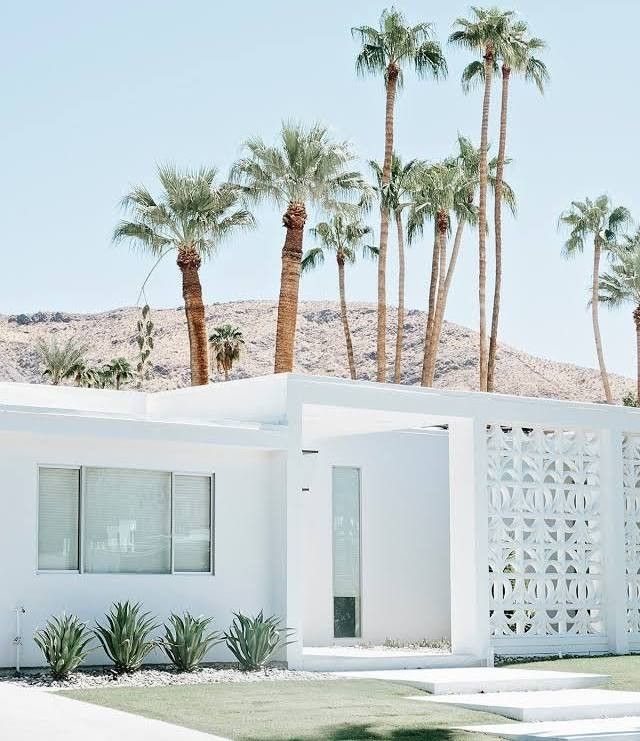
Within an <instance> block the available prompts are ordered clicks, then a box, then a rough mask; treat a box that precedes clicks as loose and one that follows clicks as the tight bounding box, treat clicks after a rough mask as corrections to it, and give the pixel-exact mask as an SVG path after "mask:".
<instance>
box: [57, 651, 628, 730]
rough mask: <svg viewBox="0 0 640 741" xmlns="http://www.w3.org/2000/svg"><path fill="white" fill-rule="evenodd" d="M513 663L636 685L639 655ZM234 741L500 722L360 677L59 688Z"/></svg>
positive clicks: (619, 686) (616, 685) (68, 693)
mask: <svg viewBox="0 0 640 741" xmlns="http://www.w3.org/2000/svg"><path fill="white" fill-rule="evenodd" d="M517 666H518V667H519V668H530V669H555V670H558V671H563V670H564V671H580V672H595V673H599V674H610V675H611V676H612V678H613V680H612V683H611V685H609V686H610V687H611V688H614V689H620V690H640V656H606V657H602V658H599V657H598V658H585V659H562V660H553V661H544V662H532V663H528V664H518V665H517ZM62 694H64V695H66V696H67V697H74V698H76V699H79V700H85V701H87V702H94V703H97V704H99V705H107V706H109V707H113V708H118V709H119V710H126V711H128V712H131V713H138V714H139V715H146V716H148V717H150V718H158V719H160V720H165V721H168V722H170V723H176V724H178V725H182V726H186V727H188V728H194V729H197V730H199V731H205V732H209V733H213V734H219V735H221V736H226V737H227V738H232V739H237V740H238V741H253V740H255V741H271V740H273V741H282V740H283V739H287V740H288V741H292V740H295V739H301V740H304V741H308V740H309V739H329V740H331V739H334V740H340V741H347V739H426V740H429V739H431V741H480V740H482V741H487V736H484V735H481V734H476V733H463V732H458V731H452V730H451V727H452V726H459V725H472V724H474V723H477V724H482V723H501V722H505V719H504V718H500V717H497V716H495V715H489V714H486V713H476V712H473V711H470V710H464V709H460V708H453V707H449V706H445V705H430V704H427V703H423V702H417V701H416V700H409V699H407V696H408V695H418V694H420V693H419V691H418V690H414V689H412V688H410V687H401V686H398V685H395V684H392V683H390V682H380V681H375V680H366V679H360V680H358V679H353V680H336V681H317V682H315V681H314V682H257V683H251V684H210V685H182V686H177V687H153V688H113V689H110V688H104V689H97V690H74V691H66V692H64V693H62Z"/></svg>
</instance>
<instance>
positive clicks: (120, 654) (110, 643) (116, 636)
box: [93, 600, 158, 673]
mask: <svg viewBox="0 0 640 741" xmlns="http://www.w3.org/2000/svg"><path fill="white" fill-rule="evenodd" d="M106 619H107V624H106V625H101V624H100V623H98V622H96V627H95V629H94V631H93V632H94V634H95V636H96V638H97V639H98V640H99V641H100V644H101V645H102V648H103V649H104V651H105V653H106V654H107V656H108V657H109V658H110V659H111V661H113V663H114V666H115V668H116V671H118V672H122V673H124V672H133V671H135V670H136V669H139V668H140V665H141V664H142V662H143V661H144V659H145V658H146V657H147V656H148V655H149V654H150V653H151V651H153V649H154V648H156V647H157V646H158V641H157V640H155V639H153V638H150V637H149V636H150V634H151V633H152V632H153V631H154V630H155V629H156V628H157V627H158V623H156V622H155V618H153V617H151V614H150V613H148V612H143V613H141V612H140V603H139V602H136V603H135V604H132V603H131V602H129V601H128V600H127V601H126V602H114V604H113V605H112V606H111V609H110V610H109V612H108V613H107V615H106Z"/></svg>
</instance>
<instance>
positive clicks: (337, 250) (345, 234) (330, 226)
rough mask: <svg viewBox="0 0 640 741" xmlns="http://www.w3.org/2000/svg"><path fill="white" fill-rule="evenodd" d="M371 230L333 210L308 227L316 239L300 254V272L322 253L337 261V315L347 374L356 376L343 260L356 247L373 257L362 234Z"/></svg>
mask: <svg viewBox="0 0 640 741" xmlns="http://www.w3.org/2000/svg"><path fill="white" fill-rule="evenodd" d="M370 234H371V228H370V227H368V226H366V225H365V224H364V223H363V222H362V221H361V220H360V218H359V217H358V216H357V215H354V214H349V212H348V211H347V212H340V211H338V212H337V213H335V214H334V215H333V216H332V217H331V219H330V220H329V221H322V222H320V223H319V224H316V226H315V227H314V228H313V229H312V230H311V235H312V236H313V237H314V238H315V239H316V240H317V242H318V243H319V244H318V246H317V247H312V248H311V249H310V250H308V251H307V252H306V253H305V255H304V257H303V258H302V270H303V272H306V271H309V270H313V269H314V268H316V267H318V265H322V263H324V258H325V254H326V253H330V254H334V255H335V257H336V263H337V265H338V292H339V297H340V316H341V318H342V328H343V330H344V339H345V343H346V346H347V361H348V363H349V373H350V375H351V378H353V379H355V378H356V363H355V358H354V355H353V343H352V341H351V330H350V328H349V317H348V314H347V300H346V294H345V285H344V266H345V263H350V264H352V263H354V262H355V261H356V255H357V251H358V249H359V248H360V249H361V250H362V254H363V255H364V256H366V257H377V253H378V251H377V249H376V248H374V247H372V246H370V245H367V244H364V238H365V237H367V236H368V235H370Z"/></svg>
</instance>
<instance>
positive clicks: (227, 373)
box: [224, 365, 229, 381]
mask: <svg viewBox="0 0 640 741" xmlns="http://www.w3.org/2000/svg"><path fill="white" fill-rule="evenodd" d="M224 380H225V381H228V380H229V369H228V368H227V366H226V365H225V367H224Z"/></svg>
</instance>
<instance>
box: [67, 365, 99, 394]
mask: <svg viewBox="0 0 640 741" xmlns="http://www.w3.org/2000/svg"><path fill="white" fill-rule="evenodd" d="M97 373H98V371H97V369H96V368H94V367H93V366H90V365H87V363H85V362H84V361H81V362H80V363H78V364H77V365H76V367H75V368H74V371H73V382H74V384H75V385H76V386H80V387H82V388H94V387H95V386H97Z"/></svg>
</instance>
